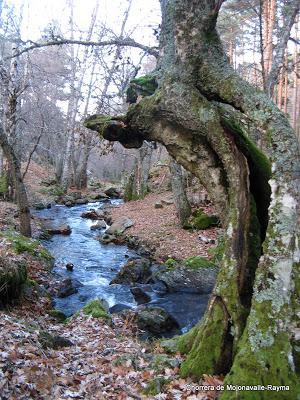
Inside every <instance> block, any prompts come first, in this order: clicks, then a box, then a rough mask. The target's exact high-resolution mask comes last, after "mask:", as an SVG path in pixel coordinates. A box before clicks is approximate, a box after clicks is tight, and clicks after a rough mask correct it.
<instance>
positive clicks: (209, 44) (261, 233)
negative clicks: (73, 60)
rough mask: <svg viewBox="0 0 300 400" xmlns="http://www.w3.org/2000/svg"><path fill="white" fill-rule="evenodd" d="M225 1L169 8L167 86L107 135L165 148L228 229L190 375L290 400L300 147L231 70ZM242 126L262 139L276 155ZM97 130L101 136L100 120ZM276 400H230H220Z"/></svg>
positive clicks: (186, 370) (170, 3)
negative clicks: (223, 28)
mask: <svg viewBox="0 0 300 400" xmlns="http://www.w3.org/2000/svg"><path fill="white" fill-rule="evenodd" d="M221 4H222V1H215V0H161V6H162V30H161V39H160V58H159V62H158V68H157V70H156V76H157V80H158V89H157V90H156V92H155V93H154V94H153V95H152V96H148V97H145V98H144V99H143V100H141V101H140V102H139V103H138V104H135V105H132V106H131V107H130V109H129V111H128V113H127V115H126V116H124V117H117V118H112V119H111V121H110V122H109V121H106V123H105V129H104V134H103V136H104V137H105V138H106V139H109V140H117V141H120V142H121V143H122V144H123V145H124V146H125V147H128V148H131V147H140V146H141V145H142V143H143V140H148V141H149V140H150V141H151V140H153V141H158V142H160V143H163V144H164V145H165V147H166V148H167V150H168V151H169V153H170V154H171V156H172V157H174V159H175V160H176V161H177V162H178V163H180V164H182V165H183V166H184V167H185V168H186V169H187V170H189V171H191V172H192V173H193V174H194V175H195V176H196V177H198V178H199V180H200V181H201V183H202V184H203V185H204V186H205V187H206V189H207V191H208V193H209V195H210V198H211V199H212V200H213V201H214V204H215V206H216V208H217V212H218V214H219V215H220V218H221V220H222V223H223V225H224V227H225V228H226V229H225V252H224V256H223V260H222V265H221V268H220V273H219V275H218V278H217V282H216V286H215V288H214V291H213V294H212V296H211V299H210V302H209V306H208V309H207V311H206V314H205V316H204V318H203V319H202V321H201V323H200V324H199V325H198V326H197V327H195V328H194V329H193V330H192V331H191V332H189V333H188V334H186V335H184V336H182V337H181V338H180V340H179V346H180V348H181V350H182V351H185V352H187V353H188V356H187V359H186V361H185V362H184V363H183V365H182V374H183V375H188V374H192V375H196V376H201V375H202V374H204V373H206V374H207V373H208V374H213V373H218V374H220V373H224V374H227V378H226V382H227V383H234V384H238V385H243V384H246V385H247V384H254V383H255V384H263V385H264V384H273V385H290V391H289V392H279V393H278V392H277V393H276V392H273V393H272V396H273V397H272V399H291V398H296V397H297V395H296V394H299V385H298V377H297V375H296V372H295V366H294V360H295V359H296V357H295V349H293V347H292V336H293V329H294V328H295V327H297V324H299V317H298V320H297V314H298V315H300V313H299V311H300V310H299V293H298V291H299V287H300V281H299V277H298V275H297V273H299V271H298V272H297V269H298V270H299V248H298V239H299V226H298V224H297V218H298V214H297V213H298V207H299V193H300V190H299V189H300V185H299V170H300V161H299V149H298V147H297V144H296V139H295V135H294V132H293V131H292V129H291V128H290V126H289V124H288V121H287V120H286V118H285V116H284V114H283V113H281V112H280V111H279V110H278V109H277V108H276V107H275V106H274V104H273V103H272V102H271V101H270V100H269V99H268V98H267V97H266V96H265V95H264V94H263V93H261V92H259V91H257V90H256V89H254V88H253V87H252V86H251V85H249V84H248V83H247V82H245V81H243V80H242V79H241V77H240V76H238V75H237V74H236V73H235V72H234V70H233V69H232V68H231V67H230V65H229V63H228V60H227V57H226V55H225V54H224V51H223V48H222V45H221V43H220V40H219V37H218V34H217V32H216V28H215V26H216V20H217V16H218V11H219V8H220V6H221ZM243 121H247V124H251V125H252V127H255V128H256V129H259V130H260V132H261V135H262V136H263V137H264V142H265V143H266V146H267V152H266V154H263V153H262V152H261V151H260V150H259V149H258V148H257V147H256V145H255V142H254V140H252V139H251V138H250V137H249V135H251V131H252V129H251V130H250V129H249V131H247V129H246V126H248V125H245V126H244V124H243ZM88 126H89V127H90V128H92V129H95V130H100V131H102V132H103V127H102V128H101V129H102V130H101V129H99V123H98V122H97V119H96V120H95V123H94V124H93V119H90V120H89V121H88ZM298 328H299V326H298ZM293 350H294V352H293ZM269 395H270V392H267V391H265V392H257V394H256V392H254V393H253V392H249V391H248V392H247V391H244V392H240V393H238V394H236V392H224V393H223V394H222V396H221V398H222V399H231V398H234V399H236V398H238V399H251V400H253V399H269V398H270V397H268V396H269ZM293 396H294V397H293Z"/></svg>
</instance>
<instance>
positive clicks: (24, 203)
mask: <svg viewBox="0 0 300 400" xmlns="http://www.w3.org/2000/svg"><path fill="white" fill-rule="evenodd" d="M0 145H1V147H2V150H3V153H4V155H5V157H6V158H7V160H8V161H9V166H10V168H11V173H12V177H13V181H14V187H15V190H16V198H17V204H18V208H19V219H20V232H21V233H22V235H24V236H28V237H30V236H31V225H30V210H29V203H28V198H27V193H26V188H25V185H24V182H23V179H22V173H21V165H20V162H19V160H18V159H17V157H16V155H15V153H14V150H13V147H12V146H11V145H10V144H9V142H8V139H7V137H6V135H5V133H4V131H3V128H2V127H0Z"/></svg>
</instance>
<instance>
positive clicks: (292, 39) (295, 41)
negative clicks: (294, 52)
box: [289, 37, 300, 44]
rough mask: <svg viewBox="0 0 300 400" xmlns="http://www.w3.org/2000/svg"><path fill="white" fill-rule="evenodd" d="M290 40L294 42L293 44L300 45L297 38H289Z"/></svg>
mask: <svg viewBox="0 0 300 400" xmlns="http://www.w3.org/2000/svg"><path fill="white" fill-rule="evenodd" d="M289 40H290V41H291V42H293V43H296V44H300V40H298V39H295V38H293V37H289Z"/></svg>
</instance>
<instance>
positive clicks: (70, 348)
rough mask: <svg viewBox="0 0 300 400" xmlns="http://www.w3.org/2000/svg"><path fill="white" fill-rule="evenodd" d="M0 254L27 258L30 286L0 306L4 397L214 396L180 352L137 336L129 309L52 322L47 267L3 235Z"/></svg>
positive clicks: (210, 381) (215, 380) (213, 381)
mask: <svg viewBox="0 0 300 400" xmlns="http://www.w3.org/2000/svg"><path fill="white" fill-rule="evenodd" d="M0 210H2V207H1V208H0ZM1 213H2V211H1ZM1 213H0V214H1ZM2 255H5V256H6V257H9V258H10V259H15V260H16V259H21V260H23V261H24V262H26V264H27V271H28V279H29V281H28V282H30V284H29V285H27V286H26V289H25V290H24V292H23V295H22V297H21V298H20V299H19V300H18V301H17V302H16V303H14V304H13V305H10V306H7V308H6V309H3V310H1V311H0V331H1V337H0V398H1V400H25V399H26V400H27V399H39V400H59V399H91V400H92V399H101V400H102V399H103V400H104V399H116V400H119V399H127V400H131V399H167V400H169V399H170V400H171V399H190V400H195V399H216V398H217V392H216V391H214V390H212V391H208V392H202V391H197V388H196V387H194V388H193V387H192V385H197V384H199V382H197V383H196V384H195V383H193V382H192V381H191V379H182V378H181V377H180V373H179V365H180V363H181V361H182V359H183V357H182V356H181V355H180V354H179V353H175V354H172V355H170V354H166V353H165V351H164V350H163V347H162V345H161V342H160V341H156V342H152V343H150V342H147V341H141V340H139V338H138V329H137V327H136V325H135V323H134V321H133V318H132V315H131V314H130V313H129V314H126V315H123V316H121V315H118V316H116V315H113V316H112V318H111V321H107V320H106V319H103V318H93V317H92V316H87V315H85V314H84V313H83V312H80V313H77V314H75V315H74V316H73V317H71V318H69V319H68V320H66V321H65V322H61V323H59V322H57V319H56V318H55V317H53V316H51V315H52V314H51V309H52V307H51V300H50V298H49V296H48V295H47V292H46V291H45V290H44V289H43V287H45V286H46V285H47V277H48V278H49V275H50V272H49V264H47V263H45V262H42V261H41V260H40V259H38V258H37V257H35V256H32V255H30V254H28V253H22V254H17V253H15V252H14V250H13V248H12V242H11V241H10V240H8V239H6V238H1V240H0V256H2ZM54 343H56V344H54ZM62 346H63V347H62ZM202 383H203V384H207V385H214V386H216V385H218V384H221V383H222V378H219V377H210V376H205V377H204V379H203V381H202Z"/></svg>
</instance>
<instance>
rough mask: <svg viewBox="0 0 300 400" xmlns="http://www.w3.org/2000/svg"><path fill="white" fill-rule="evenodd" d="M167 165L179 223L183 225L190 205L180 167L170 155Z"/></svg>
mask: <svg viewBox="0 0 300 400" xmlns="http://www.w3.org/2000/svg"><path fill="white" fill-rule="evenodd" d="M169 167H170V173H171V184H172V191H173V196H174V201H175V207H176V211H177V216H178V219H179V222H180V225H181V226H184V225H185V224H186V223H187V221H188V219H189V217H190V215H191V206H190V203H189V201H188V198H187V195H186V188H185V184H184V178H183V175H182V167H181V165H179V164H178V163H177V162H176V161H175V160H174V159H173V158H172V157H170V166H169Z"/></svg>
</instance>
